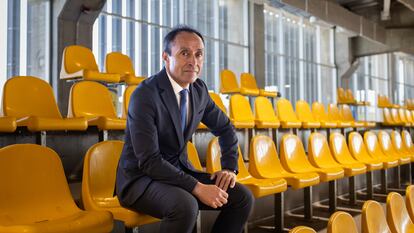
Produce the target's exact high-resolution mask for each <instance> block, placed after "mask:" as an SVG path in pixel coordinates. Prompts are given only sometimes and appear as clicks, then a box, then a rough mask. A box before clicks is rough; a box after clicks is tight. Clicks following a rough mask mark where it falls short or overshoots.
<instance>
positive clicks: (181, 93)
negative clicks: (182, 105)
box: [180, 89, 188, 97]
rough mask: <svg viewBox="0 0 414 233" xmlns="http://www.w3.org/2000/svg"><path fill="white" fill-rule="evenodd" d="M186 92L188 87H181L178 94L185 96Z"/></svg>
mask: <svg viewBox="0 0 414 233" xmlns="http://www.w3.org/2000/svg"><path fill="white" fill-rule="evenodd" d="M187 92H188V89H182V90H181V91H180V96H181V97H183V96H186V94H187Z"/></svg>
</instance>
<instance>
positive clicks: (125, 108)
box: [122, 85, 137, 119]
mask: <svg viewBox="0 0 414 233" xmlns="http://www.w3.org/2000/svg"><path fill="white" fill-rule="evenodd" d="M136 88H137V85H130V86H128V87H127V88H125V91H124V96H123V104H122V118H124V119H126V118H127V115H128V107H129V99H130V98H131V95H132V92H134V91H135V89H136Z"/></svg>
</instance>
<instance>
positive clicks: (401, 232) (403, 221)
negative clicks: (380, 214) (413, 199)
mask: <svg viewBox="0 0 414 233" xmlns="http://www.w3.org/2000/svg"><path fill="white" fill-rule="evenodd" d="M387 223H388V226H389V227H390V229H391V232H392V233H409V232H414V223H413V222H412V221H411V219H410V216H409V215H408V212H407V208H406V206H405V202H404V198H403V197H402V196H401V194H399V193H396V192H391V193H390V194H388V196H387Z"/></svg>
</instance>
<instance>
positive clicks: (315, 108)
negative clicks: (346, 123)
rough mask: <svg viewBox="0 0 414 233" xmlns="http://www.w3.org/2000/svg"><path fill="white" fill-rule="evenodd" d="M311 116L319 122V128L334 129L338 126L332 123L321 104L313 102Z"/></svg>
mask: <svg viewBox="0 0 414 233" xmlns="http://www.w3.org/2000/svg"><path fill="white" fill-rule="evenodd" d="M312 114H313V117H314V118H315V120H317V121H319V123H320V124H321V128H336V127H337V126H338V123H337V122H336V121H332V120H331V119H330V118H329V116H328V114H327V113H326V112H325V107H324V106H323V104H322V103H319V102H313V104H312Z"/></svg>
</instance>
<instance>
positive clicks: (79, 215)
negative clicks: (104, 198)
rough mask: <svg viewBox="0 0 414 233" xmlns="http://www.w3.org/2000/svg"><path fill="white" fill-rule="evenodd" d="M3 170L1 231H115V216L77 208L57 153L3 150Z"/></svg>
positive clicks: (29, 148)
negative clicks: (113, 217) (113, 229)
mask: <svg viewBox="0 0 414 233" xmlns="http://www.w3.org/2000/svg"><path fill="white" fill-rule="evenodd" d="M0 167H1V168H0V183H1V185H2V191H1V192H0V202H1V204H0V213H1V218H0V232H4V233H10V232H39V233H54V232H62V233H71V232H84V233H93V232H96V233H98V232H99V233H101V232H111V230H112V228H113V220H112V215H111V213H109V212H107V211H82V210H80V209H79V208H78V207H77V206H76V204H75V202H74V201H73V199H72V195H71V192H70V190H69V186H68V184H67V181H66V177H65V173H64V172H63V167H62V163H61V161H60V159H59V156H58V155H57V154H56V152H54V151H53V150H51V149H49V148H47V147H44V146H39V145H33V144H15V145H11V146H7V147H4V148H1V149H0Z"/></svg>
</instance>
